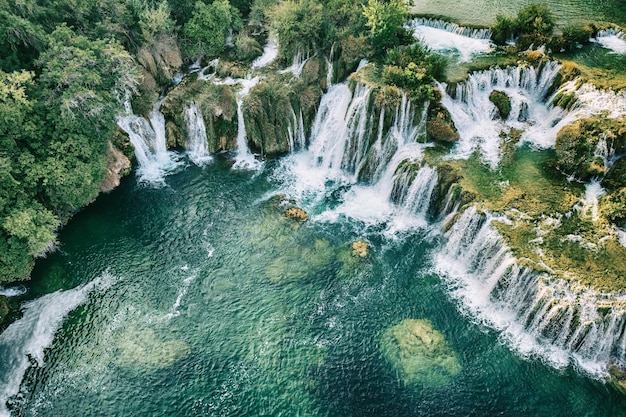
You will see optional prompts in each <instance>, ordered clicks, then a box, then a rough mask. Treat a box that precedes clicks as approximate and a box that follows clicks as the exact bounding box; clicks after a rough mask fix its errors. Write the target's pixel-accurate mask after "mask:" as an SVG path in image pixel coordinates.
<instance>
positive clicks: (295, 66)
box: [278, 49, 311, 78]
mask: <svg viewBox="0 0 626 417" xmlns="http://www.w3.org/2000/svg"><path fill="white" fill-rule="evenodd" d="M309 59H311V57H309V54H308V52H307V54H306V58H304V54H303V53H302V51H301V50H300V49H298V52H296V54H295V55H294V56H293V62H292V64H291V66H290V67H287V68H285V69H283V70H280V71H278V73H279V74H286V73H288V72H290V73H291V74H292V75H293V76H294V77H296V78H300V74H302V69H303V68H304V65H305V64H306V63H307V61H308V60H309Z"/></svg>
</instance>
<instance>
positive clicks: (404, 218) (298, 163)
mask: <svg viewBox="0 0 626 417" xmlns="http://www.w3.org/2000/svg"><path fill="white" fill-rule="evenodd" d="M370 94H371V91H370V89H369V87H367V86H365V85H362V84H357V86H356V87H355V90H354V93H353V92H352V91H351V90H350V88H349V87H348V85H347V83H342V84H336V85H333V86H332V87H331V88H330V89H329V90H328V92H327V93H326V94H325V95H324V96H323V97H322V100H321V103H320V109H319V111H318V113H317V116H316V118H315V121H314V123H313V127H312V129H311V136H310V139H309V142H310V145H309V148H308V149H307V150H305V151H302V152H299V153H296V154H293V155H290V156H289V157H288V158H285V159H284V160H283V161H282V164H281V168H280V169H279V170H278V171H279V173H278V174H277V175H278V176H279V178H280V180H281V181H282V182H284V183H285V184H287V186H288V191H287V192H288V193H289V194H290V195H292V196H293V197H295V198H296V199H299V200H300V201H301V202H302V203H303V204H305V206H306V207H307V208H309V209H310V210H313V211H315V207H316V206H317V205H318V203H320V202H322V201H323V200H324V199H325V198H326V197H327V195H329V194H332V193H336V192H339V193H340V194H341V197H340V202H339V204H338V205H337V206H336V207H334V208H331V209H325V210H324V211H323V212H321V213H318V214H316V215H315V217H314V218H315V220H319V221H330V222H335V221H338V220H339V219H340V218H342V217H350V218H352V219H355V220H358V221H360V222H363V223H364V224H366V225H378V224H382V223H384V224H387V231H388V232H389V234H393V233H394V232H395V231H398V230H406V229H407V228H414V227H423V226H425V225H426V213H427V211H428V207H429V201H430V199H431V195H432V192H433V190H434V187H435V185H436V183H437V172H436V170H435V169H432V168H430V167H428V166H425V167H423V168H421V169H420V168H419V166H416V167H415V168H414V169H413V172H412V173H411V174H406V175H402V174H401V173H397V170H398V166H399V165H400V164H401V163H403V161H410V163H414V164H419V162H420V161H421V159H422V156H423V149H424V147H425V146H426V145H422V144H419V143H417V138H418V135H419V134H420V132H423V127H424V126H423V125H424V120H421V119H420V123H419V124H416V123H415V111H414V109H413V108H412V106H411V103H410V101H409V100H408V99H407V98H406V97H403V99H402V100H401V102H400V104H399V105H398V106H397V108H395V109H393V113H392V114H393V118H392V123H391V125H390V127H389V128H388V129H386V130H385V129H384V128H383V127H384V126H383V125H384V120H385V114H386V112H387V111H388V110H386V109H384V108H383V109H382V110H381V111H380V114H379V116H378V120H377V123H374V120H373V119H374V117H373V115H372V114H371V109H370ZM425 110H426V109H425ZM421 116H422V118H425V111H423V112H422V113H421ZM364 175H365V176H366V177H367V178H368V179H369V181H368V184H362V183H360V184H357V182H359V180H360V179H361V177H362V176H364Z"/></svg>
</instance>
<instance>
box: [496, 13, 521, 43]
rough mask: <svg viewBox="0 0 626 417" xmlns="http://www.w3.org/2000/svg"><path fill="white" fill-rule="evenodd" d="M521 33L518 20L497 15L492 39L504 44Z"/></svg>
mask: <svg viewBox="0 0 626 417" xmlns="http://www.w3.org/2000/svg"><path fill="white" fill-rule="evenodd" d="M518 35H519V28H518V25H517V20H516V19H514V18H510V17H506V16H502V15H497V16H496V22H495V23H494V25H493V26H492V28H491V40H492V41H494V42H495V43H496V44H498V45H504V44H505V43H507V42H508V41H510V40H513V39H514V38H515V37H516V36H518Z"/></svg>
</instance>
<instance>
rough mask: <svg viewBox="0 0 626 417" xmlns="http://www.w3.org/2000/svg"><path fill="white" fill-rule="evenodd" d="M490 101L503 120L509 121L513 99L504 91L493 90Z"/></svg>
mask: <svg viewBox="0 0 626 417" xmlns="http://www.w3.org/2000/svg"><path fill="white" fill-rule="evenodd" d="M489 101H491V102H492V103H493V104H494V105H495V106H496V108H497V109H498V114H500V118H501V119H502V120H506V119H508V117H509V114H511V99H510V98H509V96H507V95H506V93H505V92H504V91H499V90H493V91H492V92H491V94H489Z"/></svg>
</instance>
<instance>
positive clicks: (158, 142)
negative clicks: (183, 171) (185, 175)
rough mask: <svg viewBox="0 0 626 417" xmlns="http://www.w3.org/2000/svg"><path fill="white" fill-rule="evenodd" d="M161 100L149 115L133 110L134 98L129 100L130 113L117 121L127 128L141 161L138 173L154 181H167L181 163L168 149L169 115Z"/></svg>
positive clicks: (128, 110) (143, 180) (121, 126)
mask: <svg viewBox="0 0 626 417" xmlns="http://www.w3.org/2000/svg"><path fill="white" fill-rule="evenodd" d="M160 106H161V101H159V102H157V104H156V105H155V107H154V109H153V110H152V112H150V115H149V119H150V121H149V122H148V120H146V119H145V118H143V117H141V116H138V115H136V114H133V113H132V109H131V106H130V102H129V101H127V102H126V115H125V116H122V117H118V119H117V124H118V126H119V127H120V128H121V129H122V130H124V131H125V132H126V133H127V134H128V136H129V138H130V142H131V143H132V144H133V147H134V148H135V156H136V158H137V162H138V163H139V168H138V170H137V174H138V176H139V179H140V181H142V182H146V183H149V184H154V185H162V184H164V181H165V180H164V177H165V175H166V174H167V172H169V171H171V170H172V169H174V168H176V167H177V166H178V160H177V158H176V156H175V154H174V153H172V152H169V151H168V150H167V144H166V139H165V117H164V116H163V113H161V111H160Z"/></svg>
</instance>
